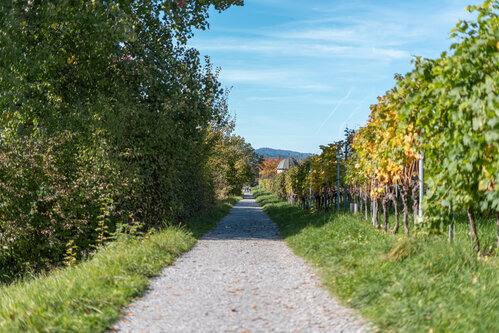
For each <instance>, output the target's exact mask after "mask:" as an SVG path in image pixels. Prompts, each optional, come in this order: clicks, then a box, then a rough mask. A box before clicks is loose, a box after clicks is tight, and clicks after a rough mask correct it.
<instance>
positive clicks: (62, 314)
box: [0, 198, 240, 332]
mask: <svg viewBox="0 0 499 333" xmlns="http://www.w3.org/2000/svg"><path fill="white" fill-rule="evenodd" d="M238 199H240V198H230V199H227V200H223V201H219V202H218V203H217V205H216V207H214V208H213V209H211V210H209V211H207V212H205V213H203V214H202V215H201V216H199V217H196V218H193V219H191V220H189V221H187V222H186V225H185V226H182V227H175V226H172V227H168V228H166V229H165V230H162V231H159V232H157V233H155V234H153V235H151V236H150V237H148V238H131V237H129V238H124V239H121V240H120V241H116V242H113V243H109V244H108V245H107V246H106V247H104V248H103V249H102V250H100V251H98V252H97V253H96V254H95V256H93V257H92V258H91V259H90V260H88V261H85V262H82V263H81V264H79V265H77V266H76V267H73V268H68V269H59V270H55V271H52V272H50V273H48V274H44V275H40V276H39V277H37V278H34V279H30V280H27V281H19V282H17V283H13V284H10V285H5V286H1V287H0V332H101V331H104V330H106V329H107V328H108V327H109V325H111V324H112V323H113V322H114V321H115V320H117V319H118V318H119V314H120V309H121V308H122V307H123V306H125V305H127V304H128V303H129V302H130V301H131V300H132V299H133V298H134V297H137V296H139V295H141V293H142V292H143V291H144V290H145V289H146V288H147V284H148V280H149V278H150V277H152V276H154V275H156V274H158V273H159V271H160V270H161V269H162V268H163V267H165V266H167V265H169V264H171V263H172V262H173V261H174V260H175V258H176V257H178V256H179V255H180V254H181V253H183V252H185V251H188V250H189V249H191V248H192V246H193V245H194V244H195V243H196V239H197V238H199V237H200V236H202V235H203V234H204V233H205V232H206V231H208V230H210V229H211V228H213V227H214V226H215V224H216V223H217V222H218V221H219V220H220V219H221V218H222V217H223V216H225V215H226V214H227V213H228V212H229V210H230V208H231V207H232V206H233V205H234V204H235V203H236V202H237V201H238Z"/></svg>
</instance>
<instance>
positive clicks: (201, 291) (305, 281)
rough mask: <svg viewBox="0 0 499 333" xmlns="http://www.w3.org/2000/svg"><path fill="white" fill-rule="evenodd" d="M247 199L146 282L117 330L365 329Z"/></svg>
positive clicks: (251, 199)
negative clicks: (141, 292)
mask: <svg viewBox="0 0 499 333" xmlns="http://www.w3.org/2000/svg"><path fill="white" fill-rule="evenodd" d="M319 284H320V282H319V280H318V278H317V277H316V276H315V272H314V270H313V269H312V268H311V267H310V266H309V265H308V264H307V263H306V262H305V261H304V260H302V259H301V258H299V257H297V256H296V255H294V254H293V252H292V251H291V250H290V249H289V248H288V247H287V245H286V244H285V243H284V242H283V241H282V240H281V238H280V236H279V231H278V229H277V226H276V225H275V224H274V223H273V222H272V221H271V220H270V219H269V218H268V217H267V215H266V214H265V213H264V212H263V211H262V209H261V207H260V206H259V205H258V204H257V203H256V202H255V200H254V199H253V198H252V197H251V196H248V195H247V196H245V199H243V200H241V201H240V202H239V203H238V204H237V205H236V206H234V207H233V208H232V211H231V213H230V214H229V215H228V216H226V217H225V218H224V219H223V220H222V221H220V222H219V223H218V225H217V226H216V228H215V229H213V230H212V231H211V232H209V233H207V234H206V235H205V236H204V237H203V238H202V239H201V240H199V241H198V243H197V244H196V246H195V247H194V248H193V249H192V250H191V251H190V252H188V253H186V254H184V255H182V256H181V257H180V258H179V259H178V260H177V261H176V262H175V263H174V264H173V265H172V266H169V267H167V268H165V269H164V270H163V272H162V273H161V275H160V276H158V277H156V278H154V279H152V281H151V286H150V289H149V290H148V292H147V293H146V294H145V295H144V296H143V298H140V299H138V300H136V301H134V302H133V303H132V304H130V306H129V308H128V309H126V310H125V311H124V315H123V317H122V319H121V320H120V321H119V322H118V323H116V326H115V330H117V331H120V332H240V333H242V332H365V331H368V330H369V327H370V326H369V325H368V324H366V323H365V322H364V321H362V320H361V319H359V317H358V316H356V315H355V313H354V312H353V311H352V310H350V309H347V308H345V307H343V306H341V305H340V304H338V302H337V301H336V300H335V299H334V298H332V297H331V296H329V294H328V292H327V291H326V290H324V289H322V288H321V287H320V286H319Z"/></svg>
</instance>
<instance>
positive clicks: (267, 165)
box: [260, 157, 282, 179]
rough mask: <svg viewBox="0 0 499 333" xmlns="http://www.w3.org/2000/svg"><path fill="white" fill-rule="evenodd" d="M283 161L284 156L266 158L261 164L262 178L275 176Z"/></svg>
mask: <svg viewBox="0 0 499 333" xmlns="http://www.w3.org/2000/svg"><path fill="white" fill-rule="evenodd" d="M281 161H282V158H273V157H269V158H264V159H263V162H262V164H261V169H260V178H262V179H265V178H270V177H273V176H275V175H276V174H277V166H278V165H279V162H281Z"/></svg>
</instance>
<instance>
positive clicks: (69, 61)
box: [67, 55, 77, 65]
mask: <svg viewBox="0 0 499 333" xmlns="http://www.w3.org/2000/svg"><path fill="white" fill-rule="evenodd" d="M67 62H68V64H69V65H71V64H73V63H74V64H75V65H76V64H77V62H76V61H75V56H74V55H72V56H71V57H69V58H68V60H67Z"/></svg>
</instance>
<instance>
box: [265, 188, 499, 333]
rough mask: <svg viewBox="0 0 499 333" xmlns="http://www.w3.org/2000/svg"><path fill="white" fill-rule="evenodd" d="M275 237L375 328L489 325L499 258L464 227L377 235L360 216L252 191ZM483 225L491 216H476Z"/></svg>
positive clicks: (496, 309) (498, 286) (495, 324)
mask: <svg viewBox="0 0 499 333" xmlns="http://www.w3.org/2000/svg"><path fill="white" fill-rule="evenodd" d="M256 196H257V201H258V202H259V203H260V204H261V205H262V206H263V207H264V210H265V211H266V212H267V213H268V214H269V216H270V217H271V219H272V220H273V221H275V222H276V223H277V224H278V226H279V228H280V231H281V234H282V236H283V237H284V238H285V240H286V242H287V243H288V244H289V245H290V247H291V248H293V250H294V251H295V252H296V253H297V254H298V255H300V256H303V257H305V258H306V259H308V260H310V261H312V262H314V263H316V264H317V266H318V267H319V269H320V272H321V275H322V281H323V283H324V285H325V286H326V287H327V288H328V289H329V290H330V291H331V292H332V293H333V294H335V295H337V296H338V297H339V298H340V299H341V300H342V301H343V302H344V303H345V304H347V305H349V306H351V307H354V308H356V309H358V310H359V311H360V313H361V314H362V315H364V316H365V317H366V318H367V319H370V320H371V321H372V322H373V323H374V324H375V325H376V326H378V327H379V328H380V329H381V331H383V332H385V331H394V332H429V331H433V332H497V331H498V329H499V258H498V257H497V256H491V257H480V256H477V254H476V253H475V252H473V251H472V249H471V246H470V242H469V236H468V234H467V231H468V229H467V228H466V225H465V224H464V223H461V224H458V225H457V226H456V237H455V239H454V241H453V242H452V243H450V242H449V241H448V238H447V237H446V236H442V235H432V236H425V237H410V238H408V237H406V236H404V235H401V234H397V235H391V234H384V233H382V232H381V231H380V230H376V229H373V227H372V226H371V225H370V224H369V223H367V222H366V221H365V220H363V218H362V216H359V215H351V214H342V213H315V214H311V213H309V212H307V211H302V210H300V209H299V208H298V207H295V206H292V205H289V204H288V203H286V202H282V201H280V200H279V199H277V198H276V197H275V196H274V195H269V194H267V193H262V192H260V193H256ZM482 222H483V223H482V224H485V226H482V231H483V236H482V237H483V238H482V239H484V243H487V242H492V241H493V238H491V239H490V240H488V239H487V238H486V236H485V235H486V234H492V235H493V232H492V230H490V233H489V232H488V231H487V230H485V229H487V228H488V227H489V226H488V225H489V224H490V225H491V226H493V223H485V222H486V221H482Z"/></svg>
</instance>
